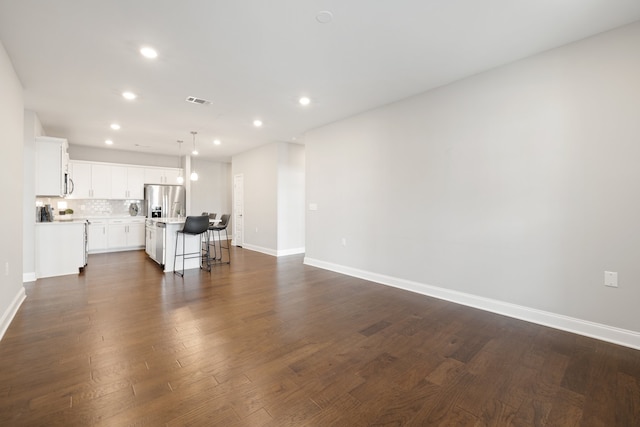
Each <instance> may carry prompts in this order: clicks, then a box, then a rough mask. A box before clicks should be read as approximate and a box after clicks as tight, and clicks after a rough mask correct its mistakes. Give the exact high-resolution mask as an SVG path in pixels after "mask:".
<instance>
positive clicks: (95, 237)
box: [87, 219, 108, 253]
mask: <svg viewBox="0 0 640 427" xmlns="http://www.w3.org/2000/svg"><path fill="white" fill-rule="evenodd" d="M107 226H108V224H107V220H93V219H92V220H90V221H89V228H88V229H87V233H88V238H89V241H88V242H87V243H88V250H89V253H95V252H104V251H106V250H107Z"/></svg>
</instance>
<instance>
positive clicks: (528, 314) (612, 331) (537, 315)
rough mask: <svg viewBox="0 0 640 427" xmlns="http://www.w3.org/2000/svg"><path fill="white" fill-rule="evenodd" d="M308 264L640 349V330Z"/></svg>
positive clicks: (338, 267)
mask: <svg viewBox="0 0 640 427" xmlns="http://www.w3.org/2000/svg"><path fill="white" fill-rule="evenodd" d="M304 264H306V265H310V266H313V267H318V268H322V269H325V270H330V271H335V272H337V273H342V274H345V275H347V276H353V277H358V278H360V279H365V280H369V281H371V282H375V283H380V284H382V285H387V286H392V287H395V288H399V289H404V290H407V291H411V292H415V293H418V294H422V295H427V296H431V297H435V298H438V299H443V300H446V301H451V302H454V303H457V304H462V305H466V306H469V307H474V308H478V309H480V310H485V311H490V312H492V313H497V314H501V315H504V316H509V317H513V318H516V319H520V320H525V321H527V322H532V323H537V324H539V325H544V326H549V327H551V328H555V329H560V330H563V331H567V332H572V333H575V334H578V335H584V336H587V337H591V338H595V339H599V340H601V341H607V342H611V343H614V344H619V345H622V346H625V347H631V348H634V349H638V350H640V332H637V331H630V330H626V329H620V328H616V327H613V326H608V325H603V324H600V323H595V322H590V321H588V320H582V319H576V318H574V317H569V316H564V315H561V314H556V313H551V312H548V311H542V310H538V309H535V308H530V307H525V306H521V305H517V304H511V303H508V302H504V301H499V300H494V299H491V298H484V297H480V296H476V295H472V294H467V293H464V292H458V291H454V290H451V289H445V288H439V287H436V286H430V285H425V284H423V283H418V282H413V281H410V280H405V279H399V278H397V277H391V276H385V275H383V274H378V273H372V272H369V271H365V270H359V269H356V268H352V267H345V266H342V265H339V264H333V263H330V262H325V261H321V260H317V259H313V258H308V257H305V259H304Z"/></svg>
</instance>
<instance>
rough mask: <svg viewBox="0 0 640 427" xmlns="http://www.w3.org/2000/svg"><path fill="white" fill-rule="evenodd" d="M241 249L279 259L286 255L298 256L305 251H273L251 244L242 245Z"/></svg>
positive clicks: (294, 249)
mask: <svg viewBox="0 0 640 427" xmlns="http://www.w3.org/2000/svg"><path fill="white" fill-rule="evenodd" d="M242 247H243V248H244V249H249V250H250V251H256V252H260V253H263V254H266V255H271V256H275V257H280V256H288V255H298V254H303V253H304V251H305V249H304V248H293V249H284V250H280V251H278V250H275V249H271V248H263V247H262V246H256V245H251V244H247V243H245V244H244V245H242Z"/></svg>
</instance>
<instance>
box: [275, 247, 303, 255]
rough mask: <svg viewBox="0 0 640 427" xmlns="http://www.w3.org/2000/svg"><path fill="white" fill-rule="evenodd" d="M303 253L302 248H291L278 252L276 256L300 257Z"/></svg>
mask: <svg viewBox="0 0 640 427" xmlns="http://www.w3.org/2000/svg"><path fill="white" fill-rule="evenodd" d="M304 251H305V249H304V248H293V249H283V250H280V251H278V255H277V256H289V255H300V254H303V253H304Z"/></svg>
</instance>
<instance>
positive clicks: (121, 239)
mask: <svg viewBox="0 0 640 427" xmlns="http://www.w3.org/2000/svg"><path fill="white" fill-rule="evenodd" d="M107 246H108V248H109V250H112V249H139V248H143V247H144V246H145V236H144V218H140V219H110V220H109V230H108V232H107Z"/></svg>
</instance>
